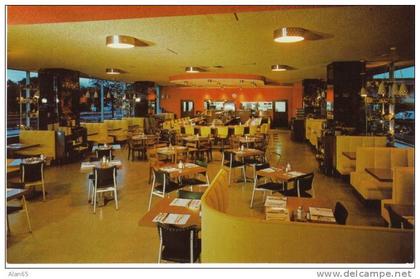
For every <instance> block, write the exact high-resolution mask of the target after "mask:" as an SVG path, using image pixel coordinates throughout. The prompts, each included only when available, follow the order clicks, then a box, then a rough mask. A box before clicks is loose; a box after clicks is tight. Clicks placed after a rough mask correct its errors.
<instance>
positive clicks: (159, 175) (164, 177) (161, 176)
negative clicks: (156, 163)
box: [153, 169, 169, 185]
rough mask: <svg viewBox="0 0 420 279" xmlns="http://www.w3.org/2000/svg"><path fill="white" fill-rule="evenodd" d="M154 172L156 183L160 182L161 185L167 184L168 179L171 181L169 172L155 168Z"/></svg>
mask: <svg viewBox="0 0 420 279" xmlns="http://www.w3.org/2000/svg"><path fill="white" fill-rule="evenodd" d="M153 173H154V175H155V183H156V184H160V185H165V183H166V182H167V181H169V174H168V173H166V172H164V171H160V170H155V169H153Z"/></svg>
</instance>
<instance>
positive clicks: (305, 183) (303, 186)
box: [295, 172, 314, 193]
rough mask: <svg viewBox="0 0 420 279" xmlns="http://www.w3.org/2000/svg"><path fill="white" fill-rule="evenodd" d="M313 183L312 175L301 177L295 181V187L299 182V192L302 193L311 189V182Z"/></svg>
mask: <svg viewBox="0 0 420 279" xmlns="http://www.w3.org/2000/svg"><path fill="white" fill-rule="evenodd" d="M313 181H314V173H313V172H311V173H309V174H306V175H303V176H301V177H299V178H298V179H296V180H295V187H297V185H298V182H299V190H300V192H301V193H302V191H303V192H306V191H309V190H311V189H312V182H313Z"/></svg>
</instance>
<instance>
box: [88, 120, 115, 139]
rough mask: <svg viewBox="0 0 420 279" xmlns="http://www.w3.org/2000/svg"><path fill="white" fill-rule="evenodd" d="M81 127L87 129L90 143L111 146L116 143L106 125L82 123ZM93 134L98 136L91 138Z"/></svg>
mask: <svg viewBox="0 0 420 279" xmlns="http://www.w3.org/2000/svg"><path fill="white" fill-rule="evenodd" d="M80 126H82V127H85V128H86V130H87V134H88V141H93V142H96V143H99V144H105V143H106V144H111V143H113V142H114V138H113V137H111V136H109V135H108V127H107V125H106V124H105V123H80ZM91 133H97V134H96V135H92V136H89V134H91Z"/></svg>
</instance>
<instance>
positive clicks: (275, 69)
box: [271, 64, 288, 72]
mask: <svg viewBox="0 0 420 279" xmlns="http://www.w3.org/2000/svg"><path fill="white" fill-rule="evenodd" d="M287 68H288V67H287V66H286V65H278V64H276V65H272V66H271V71H273V72H283V71H287Z"/></svg>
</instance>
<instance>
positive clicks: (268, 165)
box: [255, 163, 270, 171]
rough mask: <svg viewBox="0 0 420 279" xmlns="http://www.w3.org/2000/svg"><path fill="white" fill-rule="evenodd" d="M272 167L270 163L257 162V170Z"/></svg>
mask: <svg viewBox="0 0 420 279" xmlns="http://www.w3.org/2000/svg"><path fill="white" fill-rule="evenodd" d="M269 167H270V164H269V163H262V164H255V171H259V170H263V169H268V168H269Z"/></svg>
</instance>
